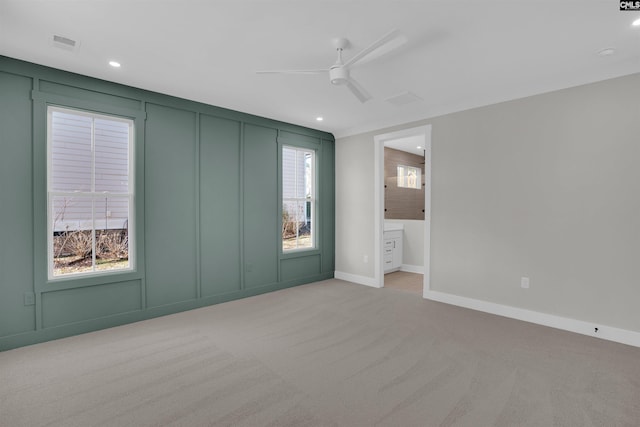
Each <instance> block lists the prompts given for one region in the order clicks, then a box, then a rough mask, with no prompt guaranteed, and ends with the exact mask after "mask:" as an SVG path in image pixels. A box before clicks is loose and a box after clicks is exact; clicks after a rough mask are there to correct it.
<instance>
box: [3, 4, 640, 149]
mask: <svg viewBox="0 0 640 427" xmlns="http://www.w3.org/2000/svg"><path fill="white" fill-rule="evenodd" d="M638 18H640V13H639V12H623V11H620V10H619V2H618V1H615V0H581V1H574V0H553V1H547V0H526V1H524V0H501V1H498V0H456V1H453V0H446V1H444V0H443V1H430V0H422V1H409V0H404V1H403V0H394V1H391V0H388V1H376V0H368V1H349V0H342V1H336V0H334V1H325V0H314V1H311V0H289V1H282V0H242V1H241V0H233V1H216V0H209V1H205V0H200V1H197V0H173V1H171V0H91V1H89V0H85V1H78V0H76V1H72V0H66V1H65V0H0V54H2V55H6V56H10V57H14V58H18V59H23V60H26V61H31V62H35V63H38V64H43V65H48V66H51V67H55V68H60V69H63V70H68V71H73V72H76V73H81V74H85V75H89V76H93V77H97V78H101V79H105V80H110V81H114V82H118V83H123V84H126V85H131V86H135V87H140V88H143V89H149V90H153V91H158V92H162V93H166V94H170V95H175V96H179V97H183V98H187V99H192V100H196V101H201V102H205V103H207V104H213V105H217V106H221V107H226V108H231V109H234V110H239V111H243V112H247V113H252V114H257V115H260V116H264V117H269V118H273V119H277V120H282V121H285V122H290V123H295V124H299V125H302V126H308V127H312V128H316V129H321V130H325V131H329V132H332V133H334V134H335V135H336V136H338V137H340V136H345V135H350V134H354V133H359V132H364V131H368V130H374V129H380V128H383V127H387V126H391V125H395V124H401V123H406V122H409V121H413V120H418V119H423V118H427V117H431V116H435V115H439V114H444V113H448V112H453V111H459V110H463V109H467V108H471V107H476V106H480V105H487V104H492V103H496V102H500V101H505V100H509V99H515V98H520V97H523V96H528V95H532V94H537V93H542V92H546V91H551V90H556V89H560V88H565V87H570V86H576V85H580V84H584V83H588V82H593V81H598V80H604V79H607V78H611V77H617V76H621V75H626V74H632V73H636V72H640V27H633V26H632V25H631V23H632V22H633V21H634V20H635V19H638ZM393 29H398V30H400V31H401V32H402V33H403V34H404V35H405V36H406V37H407V39H408V42H407V43H406V44H404V45H403V46H402V47H401V48H399V49H397V50H395V51H393V52H391V53H390V54H388V55H386V56H383V57H379V58H377V59H375V60H374V61H370V62H368V63H366V64H364V65H362V66H361V67H358V68H354V69H353V70H352V76H353V77H355V78H356V79H357V80H358V81H359V82H360V83H361V84H362V85H363V86H364V87H365V88H366V89H367V90H368V91H369V92H370V93H371V95H372V96H373V98H374V99H372V100H371V101H369V102H367V103H366V104H361V103H360V102H359V101H358V100H357V99H356V98H354V97H353V96H352V95H351V94H350V93H349V92H348V91H347V90H346V89H345V88H344V87H339V86H332V85H331V84H330V83H329V79H328V77H327V76H325V75H290V74H287V75H258V74H255V71H256V70H264V69H273V68H276V69H283V68H284V69H308V68H328V67H329V66H330V65H331V64H333V62H334V61H335V51H334V48H333V46H332V43H331V41H332V39H333V38H335V37H346V38H348V39H349V40H350V42H351V44H352V46H351V48H350V49H348V50H346V51H345V53H344V56H345V58H346V59H348V58H349V57H350V56H351V55H353V54H355V53H356V52H358V51H359V50H360V49H362V48H364V47H366V46H367V45H369V44H370V43H372V42H373V41H375V40H377V39H378V38H380V37H381V36H382V35H384V34H386V33H388V32H389V31H390V30H393ZM54 34H56V35H60V36H64V37H67V38H70V39H74V40H77V41H79V42H80V47H79V49H77V51H75V52H70V51H65V50H62V49H59V48H56V47H52V46H51V43H50V39H51V38H52V36H53V35H54ZM609 47H613V48H615V49H616V53H615V54H614V55H610V56H604V57H603V56H598V55H597V52H599V51H600V50H602V49H604V48H609ZM110 60H117V61H119V62H121V63H122V67H121V68H119V69H114V68H111V67H109V65H108V64H107V63H108V61H110ZM407 91H409V92H411V93H413V94H415V95H417V96H418V97H419V98H421V99H422V101H420V102H415V103H411V104H407V105H404V106H400V107H398V106H394V105H392V104H390V103H388V102H386V101H385V99H387V98H389V97H391V96H395V95H398V94H401V93H404V92H407ZM317 116H322V117H324V121H322V122H317V121H316V117H317Z"/></svg>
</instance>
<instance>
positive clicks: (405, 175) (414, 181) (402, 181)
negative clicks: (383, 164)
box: [398, 165, 422, 190]
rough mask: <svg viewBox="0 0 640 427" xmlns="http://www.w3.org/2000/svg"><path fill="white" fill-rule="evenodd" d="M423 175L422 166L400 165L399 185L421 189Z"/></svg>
mask: <svg viewBox="0 0 640 427" xmlns="http://www.w3.org/2000/svg"><path fill="white" fill-rule="evenodd" d="M421 175H422V171H421V170H420V168H416V167H413V166H402V165H398V187H403V188H415V189H418V190H419V189H421V188H422V182H421V179H420V177H421Z"/></svg>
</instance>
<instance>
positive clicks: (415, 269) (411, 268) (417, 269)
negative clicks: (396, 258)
mask: <svg viewBox="0 0 640 427" xmlns="http://www.w3.org/2000/svg"><path fill="white" fill-rule="evenodd" d="M400 271H406V272H407V273H418V274H424V267H423V266H421V265H411V264H402V265H401V266H400Z"/></svg>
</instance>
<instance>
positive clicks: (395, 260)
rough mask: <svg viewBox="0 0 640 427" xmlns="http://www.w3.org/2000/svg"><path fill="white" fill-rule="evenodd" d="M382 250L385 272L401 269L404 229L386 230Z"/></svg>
mask: <svg viewBox="0 0 640 427" xmlns="http://www.w3.org/2000/svg"><path fill="white" fill-rule="evenodd" d="M382 250H383V251H384V253H383V262H384V272H385V274H386V273H390V272H392V271H398V270H400V266H401V265H402V230H385V231H384V244H383V248H382Z"/></svg>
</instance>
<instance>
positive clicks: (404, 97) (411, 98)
mask: <svg viewBox="0 0 640 427" xmlns="http://www.w3.org/2000/svg"><path fill="white" fill-rule="evenodd" d="M385 101H387V102H388V103H389V104H393V105H395V106H396V107H401V106H403V105H407V104H411V103H412V102H418V101H422V99H421V98H420V97H419V96H418V95H416V94H415V93H411V92H403V93H401V94H399V95H395V96H392V97H390V98H387V99H385Z"/></svg>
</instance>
